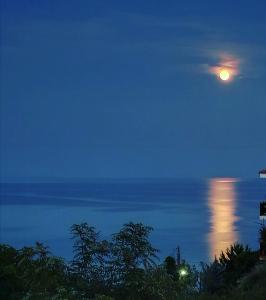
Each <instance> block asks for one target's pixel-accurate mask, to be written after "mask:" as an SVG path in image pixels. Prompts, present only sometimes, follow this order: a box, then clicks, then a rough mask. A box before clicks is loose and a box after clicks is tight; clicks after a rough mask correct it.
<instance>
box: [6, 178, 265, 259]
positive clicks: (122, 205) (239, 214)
mask: <svg viewBox="0 0 266 300" xmlns="http://www.w3.org/2000/svg"><path fill="white" fill-rule="evenodd" d="M263 200H266V180H263V179H254V180H241V179H235V178H212V179H208V180H205V179H204V180H188V179H186V180H185V179H184V180H180V179H128V180H118V179H116V180H90V181H87V182H84V181H83V182H77V181H75V182H65V183H59V182H54V183H1V184H0V242H1V243H7V244H10V245H12V246H14V247H17V248H19V247H23V246H25V245H28V246H29V245H33V244H34V242H35V241H40V242H43V243H45V244H46V245H48V246H49V247H50V250H51V251H52V253H53V254H55V255H58V256H62V257H64V258H66V259H67V260H71V258H72V244H73V241H72V239H71V234H70V226H71V225H72V224H74V223H76V224H78V223H81V222H88V223H89V224H90V225H92V226H94V227H95V228H96V229H97V230H98V231H100V233H101V237H102V238H103V239H110V237H111V234H113V233H116V232H118V231H119V229H120V228H121V226H122V225H123V224H125V223H127V222H130V221H133V222H142V223H144V224H145V225H149V226H152V227H153V228H154V230H153V232H152V233H151V237H150V240H151V242H152V244H153V245H154V247H156V248H158V249H159V250H160V252H159V257H160V259H161V261H162V260H163V258H164V257H165V256H167V255H173V256H174V255H175V253H176V248H177V247H178V246H179V247H180V249H181V258H182V259H185V260H186V261H188V262H189V263H192V264H196V265H197V264H199V262H201V261H205V262H208V261H210V260H212V259H213V258H214V256H215V255H219V253H220V251H221V250H225V249H226V247H228V246H229V245H230V244H232V243H234V242H237V241H238V242H241V243H244V244H248V245H249V246H250V247H251V248H253V249H258V247H259V244H258V230H259V227H260V220H259V203H260V202H261V201H263Z"/></svg>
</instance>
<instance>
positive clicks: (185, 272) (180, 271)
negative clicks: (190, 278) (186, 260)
mask: <svg viewBox="0 0 266 300" xmlns="http://www.w3.org/2000/svg"><path fill="white" fill-rule="evenodd" d="M187 274H188V272H187V270H186V269H180V270H179V275H180V276H182V277H183V276H187Z"/></svg>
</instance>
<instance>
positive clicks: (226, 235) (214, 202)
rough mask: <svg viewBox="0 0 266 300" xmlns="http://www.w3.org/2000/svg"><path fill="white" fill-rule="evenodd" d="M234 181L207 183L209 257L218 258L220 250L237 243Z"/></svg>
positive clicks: (215, 180) (221, 180)
mask: <svg viewBox="0 0 266 300" xmlns="http://www.w3.org/2000/svg"><path fill="white" fill-rule="evenodd" d="M236 181H237V180H236V179H233V178H223V179H211V180H210V181H209V197H208V206H209V209H210V213H211V218H210V223H211V224H210V225H211V226H210V232H209V235H208V242H209V256H210V258H212V259H213V258H214V257H215V256H216V257H218V256H219V254H220V253H221V251H222V250H225V249H226V248H227V247H229V246H230V245H231V244H233V243H235V242H236V241H238V239H239V236H238V232H237V230H236V227H235V222H236V221H237V220H238V217H237V216H236V198H237V197H236V187H235V184H236Z"/></svg>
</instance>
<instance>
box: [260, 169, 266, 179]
mask: <svg viewBox="0 0 266 300" xmlns="http://www.w3.org/2000/svg"><path fill="white" fill-rule="evenodd" d="M259 176H260V178H266V169H264V170H261V171H259Z"/></svg>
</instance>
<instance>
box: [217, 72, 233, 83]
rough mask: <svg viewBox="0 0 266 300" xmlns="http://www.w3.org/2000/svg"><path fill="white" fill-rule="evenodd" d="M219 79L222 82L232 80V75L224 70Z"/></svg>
mask: <svg viewBox="0 0 266 300" xmlns="http://www.w3.org/2000/svg"><path fill="white" fill-rule="evenodd" d="M219 77H220V78H221V79H222V80H224V81H226V80H228V79H229V78H230V73H229V72H228V71H227V70H222V71H221V72H220V74H219Z"/></svg>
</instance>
